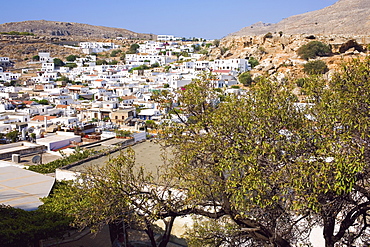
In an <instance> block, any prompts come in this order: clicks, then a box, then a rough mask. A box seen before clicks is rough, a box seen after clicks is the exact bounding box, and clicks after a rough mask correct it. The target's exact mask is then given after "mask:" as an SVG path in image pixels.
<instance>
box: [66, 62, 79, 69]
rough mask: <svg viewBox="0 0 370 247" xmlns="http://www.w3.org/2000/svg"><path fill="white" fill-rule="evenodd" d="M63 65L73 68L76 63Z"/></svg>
mask: <svg viewBox="0 0 370 247" xmlns="http://www.w3.org/2000/svg"><path fill="white" fill-rule="evenodd" d="M64 66H65V67H68V68H70V69H73V68H76V67H77V64H76V63H67V64H66V65H64Z"/></svg>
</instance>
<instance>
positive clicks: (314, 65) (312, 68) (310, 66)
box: [303, 60, 329, 75]
mask: <svg viewBox="0 0 370 247" xmlns="http://www.w3.org/2000/svg"><path fill="white" fill-rule="evenodd" d="M303 71H304V72H305V73H306V74H307V75H320V74H325V73H326V72H328V71H329V69H328V66H326V63H325V62H324V61H322V60H314V61H309V62H307V63H306V64H305V65H303Z"/></svg>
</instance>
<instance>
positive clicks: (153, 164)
mask: <svg viewBox="0 0 370 247" xmlns="http://www.w3.org/2000/svg"><path fill="white" fill-rule="evenodd" d="M132 149H133V150H134V151H135V158H136V164H137V165H138V166H143V167H144V169H145V170H147V171H149V172H152V173H153V175H155V174H156V173H157V169H158V168H159V167H160V166H162V165H164V161H163V159H162V156H161V154H162V150H161V146H160V145H159V144H158V143H156V142H151V141H145V142H142V143H138V144H136V145H133V146H132ZM125 150H126V149H123V150H122V151H121V152H125ZM119 154H120V151H118V152H115V153H112V154H111V155H107V156H103V157H100V158H97V159H94V160H90V161H88V162H85V163H82V164H80V165H78V166H75V167H71V168H69V169H68V170H69V171H74V172H83V171H85V170H86V168H87V167H89V166H102V165H104V164H105V163H106V162H107V161H108V160H109V159H110V158H115V157H117V156H118V155H119Z"/></svg>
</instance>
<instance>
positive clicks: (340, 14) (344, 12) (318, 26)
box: [229, 0, 370, 36]
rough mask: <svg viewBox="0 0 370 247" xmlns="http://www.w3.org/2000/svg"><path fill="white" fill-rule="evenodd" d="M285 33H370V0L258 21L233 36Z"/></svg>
mask: <svg viewBox="0 0 370 247" xmlns="http://www.w3.org/2000/svg"><path fill="white" fill-rule="evenodd" d="M269 32H271V33H279V32H280V33H281V32H282V33H284V34H321V35H323V34H345V35H370V1H369V0H339V1H338V2H336V3H335V4H333V5H331V6H329V7H326V8H323V9H320V10H316V11H312V12H307V13H304V14H300V15H295V16H291V17H288V18H286V19H284V20H282V21H280V22H279V23H276V24H266V23H262V22H258V23H256V24H253V25H251V26H249V27H245V28H242V29H241V30H240V31H238V32H235V33H232V34H230V35H229V36H244V35H261V34H266V33H269Z"/></svg>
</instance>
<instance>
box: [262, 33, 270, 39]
mask: <svg viewBox="0 0 370 247" xmlns="http://www.w3.org/2000/svg"><path fill="white" fill-rule="evenodd" d="M263 37H264V38H265V39H271V38H272V33H270V32H268V33H266V34H265V36H263Z"/></svg>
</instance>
